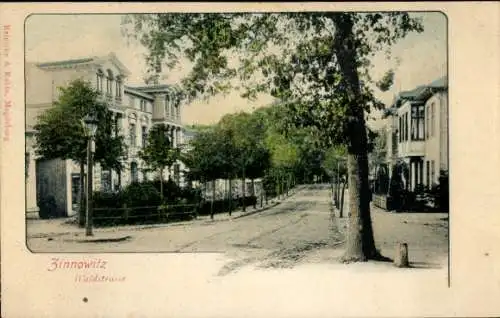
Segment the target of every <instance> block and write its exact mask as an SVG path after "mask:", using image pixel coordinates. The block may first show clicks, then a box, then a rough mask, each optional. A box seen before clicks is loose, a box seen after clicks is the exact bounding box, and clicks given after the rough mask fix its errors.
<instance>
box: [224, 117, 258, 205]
mask: <svg viewBox="0 0 500 318" xmlns="http://www.w3.org/2000/svg"><path fill="white" fill-rule="evenodd" d="M218 127H219V129H221V131H223V132H224V134H226V135H230V136H231V145H230V147H231V150H230V154H229V157H230V158H231V159H230V160H231V161H233V162H234V163H235V164H236V167H237V168H236V173H237V175H238V176H239V177H240V178H241V181H242V185H241V186H242V194H243V211H245V210H246V203H245V202H246V201H245V198H246V189H245V188H246V179H247V177H249V178H250V179H252V184H253V179H254V178H256V177H259V176H261V175H262V174H263V172H264V170H263V169H265V168H266V164H267V163H266V162H265V161H266V160H267V159H268V154H267V149H266V148H265V145H264V133H265V126H264V124H263V122H262V120H261V118H259V117H258V116H257V115H254V114H249V113H245V112H240V113H236V114H230V115H226V116H224V117H223V118H222V119H221V120H220V122H219V124H218ZM232 168H234V167H232ZM230 169H231V168H230ZM253 185H254V184H253Z"/></svg>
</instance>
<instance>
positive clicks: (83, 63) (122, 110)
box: [26, 53, 184, 216]
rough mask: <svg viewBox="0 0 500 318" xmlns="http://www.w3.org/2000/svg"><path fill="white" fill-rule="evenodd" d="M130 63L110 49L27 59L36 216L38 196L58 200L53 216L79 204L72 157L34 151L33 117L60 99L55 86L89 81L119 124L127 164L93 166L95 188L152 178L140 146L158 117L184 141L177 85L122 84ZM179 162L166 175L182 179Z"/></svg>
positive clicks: (29, 191) (30, 203)
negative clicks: (39, 60)
mask: <svg viewBox="0 0 500 318" xmlns="http://www.w3.org/2000/svg"><path fill="white" fill-rule="evenodd" d="M129 75H130V72H129V71H128V69H127V68H126V67H125V66H124V65H123V64H122V63H121V62H120V61H119V60H118V58H117V57H116V55H115V54H113V53H110V54H109V55H106V56H101V57H89V58H82V59H74V60H65V61H56V62H48V63H26V168H27V169H26V211H27V214H28V215H33V216H36V215H37V214H38V213H37V212H38V210H39V207H38V205H39V202H40V201H43V200H45V201H47V200H49V199H50V200H51V201H52V202H53V203H54V204H55V205H56V206H57V213H56V214H57V216H72V215H75V214H76V213H77V211H78V205H79V202H78V201H79V195H78V193H79V178H80V175H79V167H78V166H77V165H76V164H75V163H74V162H72V161H71V160H50V161H46V160H39V159H40V158H37V157H36V154H35V148H34V145H35V139H36V131H34V129H33V127H34V125H35V124H36V121H37V117H38V116H39V115H40V114H41V113H43V112H44V111H45V110H47V109H49V108H50V107H52V105H53V103H54V101H56V100H57V99H58V97H59V96H58V95H59V91H58V87H64V86H66V85H68V84H69V83H70V82H71V81H73V80H75V79H83V80H85V81H88V82H90V83H92V85H93V86H94V87H95V89H96V90H97V91H98V92H100V93H101V94H102V98H103V99H106V101H107V104H108V105H109V107H110V110H111V111H112V113H113V115H114V119H115V123H116V125H115V126H116V127H117V131H116V133H119V134H122V135H124V136H125V142H126V144H127V148H128V151H129V153H128V156H127V157H128V158H127V161H126V162H124V165H125V170H124V171H122V173H121V174H117V172H116V171H105V170H102V169H101V168H100V167H99V165H98V164H97V165H96V166H95V167H94V169H95V170H94V180H93V181H94V189H95V190H96V191H114V190H117V189H119V188H120V187H123V186H125V185H127V184H129V183H130V182H132V181H141V180H145V179H151V178H153V177H154V176H153V175H152V174H151V173H145V172H143V170H142V168H144V163H143V162H142V161H141V160H140V159H139V158H138V156H137V153H138V151H139V150H140V149H141V148H142V147H143V146H144V144H145V140H146V138H147V134H148V131H149V129H150V128H151V127H152V126H153V125H154V124H157V123H163V124H165V125H167V126H168V127H169V128H170V131H171V138H172V141H173V144H174V146H177V145H180V144H182V143H183V126H182V121H181V113H182V112H181V103H180V100H179V99H178V98H176V95H177V94H176V92H175V90H174V89H173V88H172V87H170V86H168V85H155V86H139V87H132V86H129V85H126V83H127V78H128V76H129ZM182 170H184V167H183V165H182V163H181V162H178V163H176V164H175V165H174V166H173V168H172V171H165V175H164V178H165V180H166V179H167V178H169V176H170V177H171V178H172V179H173V180H175V181H176V182H177V183H179V184H181V185H182V184H183V183H184V180H183V176H182V173H181V171H182Z"/></svg>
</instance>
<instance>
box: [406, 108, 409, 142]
mask: <svg viewBox="0 0 500 318" xmlns="http://www.w3.org/2000/svg"><path fill="white" fill-rule="evenodd" d="M408 117H409V116H408V112H407V113H406V114H405V141H408V135H409V132H410V125H408V123H409V122H410V121H409V120H408Z"/></svg>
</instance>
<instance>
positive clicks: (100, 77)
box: [96, 70, 104, 93]
mask: <svg viewBox="0 0 500 318" xmlns="http://www.w3.org/2000/svg"><path fill="white" fill-rule="evenodd" d="M103 78H104V73H103V72H102V71H101V70H99V71H97V82H96V89H97V91H98V92H99V93H102V91H103V89H102V85H103V84H102V81H103Z"/></svg>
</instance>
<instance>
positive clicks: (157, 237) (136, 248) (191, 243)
mask: <svg viewBox="0 0 500 318" xmlns="http://www.w3.org/2000/svg"><path fill="white" fill-rule="evenodd" d="M329 191H330V190H329V188H328V186H327V185H310V186H306V187H304V188H301V189H299V190H298V191H297V193H295V194H294V195H292V196H290V197H288V198H286V199H285V200H284V201H282V202H281V203H280V204H279V205H277V206H275V207H272V208H270V209H267V210H265V211H262V212H259V213H255V214H252V215H248V216H244V217H241V218H232V219H230V218H228V217H225V218H223V217H222V215H216V216H215V219H214V221H210V220H208V219H205V220H196V221H193V222H183V223H179V224H176V223H171V224H168V225H165V226H158V227H150V228H143V229H134V228H132V227H124V228H113V229H96V232H102V233H104V232H106V231H108V232H113V233H115V234H116V233H119V234H124V235H130V236H131V239H130V240H128V241H123V242H112V243H110V242H107V243H81V242H68V241H66V240H65V238H67V237H68V236H74V235H75V234H74V233H75V232H76V231H79V232H81V234H79V235H83V231H82V230H80V229H76V228H75V227H74V226H69V225H66V227H68V228H71V230H72V231H73V233H71V234H68V233H66V234H64V235H50V234H49V235H46V236H44V235H33V233H35V232H36V233H40V227H39V225H37V224H36V223H37V222H38V223H39V224H43V222H45V221H42V220H39V221H33V223H31V224H29V225H28V246H29V248H30V249H31V250H32V251H33V252H52V253H58V252H89V253H90V252H91V253H102V252H177V253H179V252H180V253H190V252H219V253H225V254H226V255H227V256H228V257H229V258H231V259H232V260H233V261H231V262H229V263H227V264H226V265H225V266H224V268H222V269H221V272H220V274H221V275H224V274H227V273H230V272H233V271H236V270H238V269H239V268H241V267H243V266H247V265H255V266H258V267H263V268H291V267H294V266H296V265H299V264H304V263H331V262H336V261H337V259H338V257H339V256H340V255H341V254H342V252H343V243H344V233H345V230H346V226H345V224H346V220H347V219H345V218H343V219H339V218H338V217H333V218H332V216H331V212H330V206H329V200H330V192H329ZM346 206H347V204H346ZM248 209H249V210H250V209H252V208H251V207H249V208H248ZM371 210H372V220H373V226H374V232H375V241H376V244H377V247H378V248H379V249H380V251H381V252H382V254H383V255H384V256H387V257H390V258H392V257H393V253H394V251H395V248H396V245H397V243H398V242H406V243H408V246H409V254H410V263H412V265H413V267H425V268H442V267H446V262H447V254H448V238H447V233H448V228H447V225H448V222H447V217H448V215H447V214H442V213H428V214H426V213H401V214H395V213H390V212H385V211H381V210H379V209H377V208H375V207H372V209H371ZM52 222H54V221H52ZM37 227H38V228H37ZM30 233H31V234H30Z"/></svg>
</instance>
